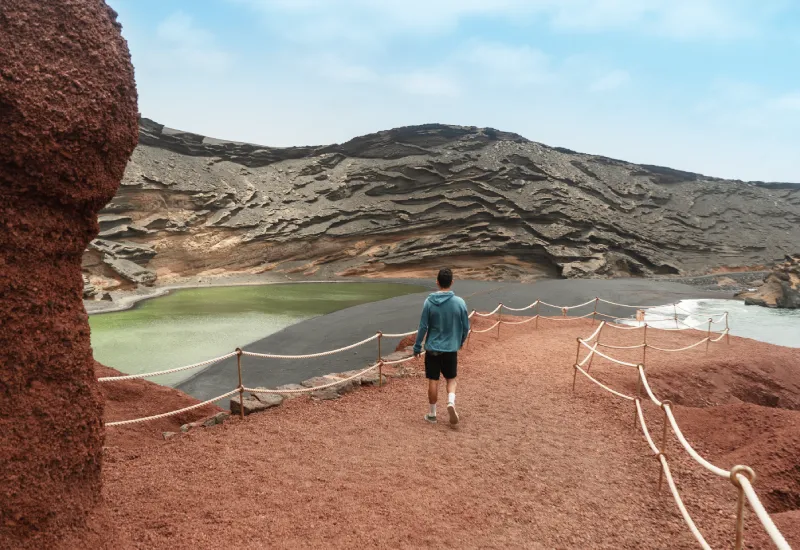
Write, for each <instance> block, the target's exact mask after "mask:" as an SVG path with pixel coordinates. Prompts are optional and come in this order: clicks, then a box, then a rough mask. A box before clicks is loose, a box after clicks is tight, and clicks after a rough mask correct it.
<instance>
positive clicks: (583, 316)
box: [540, 313, 594, 321]
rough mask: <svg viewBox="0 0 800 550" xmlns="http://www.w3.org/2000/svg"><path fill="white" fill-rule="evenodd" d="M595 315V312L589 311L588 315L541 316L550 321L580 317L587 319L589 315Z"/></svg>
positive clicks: (571, 319)
mask: <svg viewBox="0 0 800 550" xmlns="http://www.w3.org/2000/svg"><path fill="white" fill-rule="evenodd" d="M592 315H594V314H593V313H587V314H586V315H580V316H577V315H574V316H562V317H545V316H544V315H541V316H540V318H542V319H546V320H548V321H577V320H579V319H586V318H587V317H591V316H592Z"/></svg>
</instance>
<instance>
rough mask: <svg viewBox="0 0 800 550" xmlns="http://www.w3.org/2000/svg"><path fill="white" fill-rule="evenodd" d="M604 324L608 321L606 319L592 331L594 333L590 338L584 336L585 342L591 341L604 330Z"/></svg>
mask: <svg viewBox="0 0 800 550" xmlns="http://www.w3.org/2000/svg"><path fill="white" fill-rule="evenodd" d="M604 326H606V322H605V321H601V322H600V325H599V326H598V327H597V328H596V329H595V331H594V332H593V333H592V335H591V336H589V337H588V338H584V339H583V341H584V342H591V341H592V340H594V339H595V338H597V336H598V335H599V334H600V331H601V330H603V327H604Z"/></svg>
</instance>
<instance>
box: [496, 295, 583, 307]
mask: <svg viewBox="0 0 800 550" xmlns="http://www.w3.org/2000/svg"><path fill="white" fill-rule="evenodd" d="M596 300H597V299H596V298H592V299H591V300H589V301H588V302H584V303H582V304H578V305H575V306H554V305H553V304H548V303H547V302H542V301H541V300H539V303H540V304H542V305H543V306H547V307H552V308H556V309H578V308H579V307H584V306H588V305H589V304H593V303H595V301H596ZM503 307H505V306H503Z"/></svg>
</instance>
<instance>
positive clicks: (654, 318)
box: [620, 300, 800, 348]
mask: <svg viewBox="0 0 800 550" xmlns="http://www.w3.org/2000/svg"><path fill="white" fill-rule="evenodd" d="M725 312H727V313H728V327H729V328H730V332H731V334H732V335H734V336H742V337H745V338H752V339H754V340H759V341H761V342H767V343H770V344H777V345H779V346H788V347H794V348H800V310H797V309H795V310H790V309H771V308H765V307H759V306H746V305H744V302H742V301H740V300H682V301H680V302H679V303H677V304H676V305H675V306H673V305H665V306H660V307H654V308H649V309H647V310H645V321H646V322H647V323H648V324H649V325H650V326H653V327H658V328H670V329H673V328H675V327H676V323H675V320H674V317H675V315H677V317H678V320H679V324H678V325H677V326H679V327H680V328H684V327H686V326H687V325H689V326H693V327H696V328H697V329H698V330H707V329H708V320H709V319H712V320H713V321H712V324H711V330H712V331H714V332H720V331H722V330H724V329H725V320H724V319H723V318H722V317H723V314H724V313H725ZM620 321H621V322H624V323H625V324H630V325H636V324H637V322H636V321H635V320H633V319H620Z"/></svg>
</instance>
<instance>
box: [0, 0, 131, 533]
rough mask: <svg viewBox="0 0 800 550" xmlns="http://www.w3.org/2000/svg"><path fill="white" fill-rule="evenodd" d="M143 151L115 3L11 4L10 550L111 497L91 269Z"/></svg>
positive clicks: (2, 68) (0, 475)
mask: <svg viewBox="0 0 800 550" xmlns="http://www.w3.org/2000/svg"><path fill="white" fill-rule="evenodd" d="M136 141H137V107H136V89H135V85H134V79H133V67H132V66H131V61H130V55H129V53H128V48H127V45H126V43H125V41H124V40H123V39H122V37H121V35H120V26H119V24H118V23H116V13H114V11H113V10H111V9H110V8H109V7H108V6H106V4H105V3H104V2H103V1H102V0H59V1H58V2H42V1H41V0H2V2H1V3H0V228H1V229H0V464H2V467H0V546H4V545H6V544H8V545H9V546H10V547H13V548H20V547H23V548H24V547H37V548H50V547H51V546H52V543H54V542H55V541H57V540H59V538H60V537H61V536H62V535H63V534H64V533H66V532H68V531H74V530H76V529H80V528H81V526H82V525H83V524H84V522H85V520H86V517H87V514H88V513H89V512H90V511H91V509H92V508H93V506H94V505H95V504H96V503H97V501H98V499H99V498H100V461H101V452H102V445H103V436H104V434H103V427H102V422H101V419H102V400H101V397H100V393H99V391H98V389H97V384H96V382H95V378H94V369H93V361H92V350H91V348H90V345H89V326H88V323H87V317H86V313H85V312H84V309H83V306H82V303H81V295H82V287H83V283H82V280H81V273H80V269H81V256H82V254H83V251H84V249H85V248H86V245H87V244H88V242H89V240H90V239H92V238H93V237H94V236H95V235H96V234H97V231H98V226H97V221H96V214H97V211H98V210H99V209H100V208H101V207H102V206H103V205H105V204H106V203H107V202H108V201H109V200H110V199H111V197H112V196H113V195H114V192H115V191H116V189H117V187H118V185H119V182H120V179H121V177H122V173H123V170H124V169H125V164H126V162H127V160H128V158H129V156H130V154H131V151H132V150H133V148H134V147H135V146H136ZM9 546H4V547H9Z"/></svg>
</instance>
